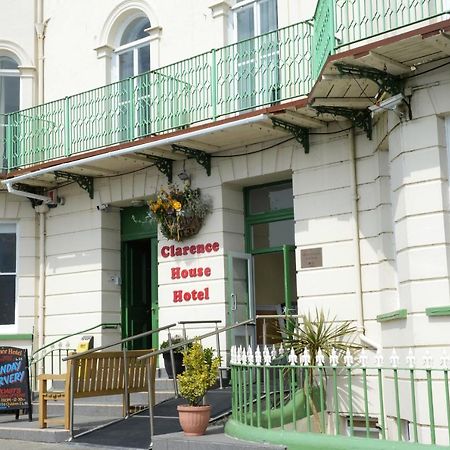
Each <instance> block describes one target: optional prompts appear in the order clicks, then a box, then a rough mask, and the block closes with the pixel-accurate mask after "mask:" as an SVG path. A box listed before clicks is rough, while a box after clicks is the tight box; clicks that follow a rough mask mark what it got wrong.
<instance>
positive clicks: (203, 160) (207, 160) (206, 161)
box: [172, 144, 211, 176]
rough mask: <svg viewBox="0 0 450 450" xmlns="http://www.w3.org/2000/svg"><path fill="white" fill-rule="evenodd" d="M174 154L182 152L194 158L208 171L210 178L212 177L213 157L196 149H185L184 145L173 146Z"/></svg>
mask: <svg viewBox="0 0 450 450" xmlns="http://www.w3.org/2000/svg"><path fill="white" fill-rule="evenodd" d="M172 151H173V152H181V153H184V154H185V155H188V156H190V157H192V158H194V159H195V160H196V161H197V162H198V164H200V165H201V166H202V167H204V169H205V170H206V174H207V175H208V176H210V175H211V155H210V154H208V153H206V152H204V151H202V150H197V149H196V148H191V147H185V146H184V145H177V144H172Z"/></svg>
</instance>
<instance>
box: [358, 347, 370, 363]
mask: <svg viewBox="0 0 450 450" xmlns="http://www.w3.org/2000/svg"><path fill="white" fill-rule="evenodd" d="M367 360H368V356H367V353H366V350H365V349H364V347H363V348H362V349H361V352H360V353H359V358H358V361H359V364H360V366H361V367H367Z"/></svg>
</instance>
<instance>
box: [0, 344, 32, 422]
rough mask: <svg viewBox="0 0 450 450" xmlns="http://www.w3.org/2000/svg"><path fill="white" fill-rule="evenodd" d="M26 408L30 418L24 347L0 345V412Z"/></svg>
mask: <svg viewBox="0 0 450 450" xmlns="http://www.w3.org/2000/svg"><path fill="white" fill-rule="evenodd" d="M21 409H22V410H28V418H29V420H30V421H31V420H32V411H31V392H30V376H29V371H28V354H27V351H26V350H25V349H22V348H16V347H0V412H15V414H16V419H18V418H19V411H20V410H21Z"/></svg>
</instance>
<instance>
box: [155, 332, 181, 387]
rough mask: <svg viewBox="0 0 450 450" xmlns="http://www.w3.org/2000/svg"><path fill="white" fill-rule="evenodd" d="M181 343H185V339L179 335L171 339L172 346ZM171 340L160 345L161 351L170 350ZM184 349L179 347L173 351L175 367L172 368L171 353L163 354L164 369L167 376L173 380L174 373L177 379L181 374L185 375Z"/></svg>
mask: <svg viewBox="0 0 450 450" xmlns="http://www.w3.org/2000/svg"><path fill="white" fill-rule="evenodd" d="M180 342H183V338H182V337H181V336H179V335H175V336H173V337H172V339H171V344H172V345H175V344H179V343H180ZM169 344H170V343H169V340H166V341H164V342H162V344H161V345H160V348H161V350H164V349H166V348H169V346H170V345H169ZM182 351H183V347H178V348H176V349H174V350H173V363H174V365H175V367H172V359H171V358H170V351H167V352H164V353H163V360H164V368H165V369H166V373H167V376H168V377H169V378H170V379H171V380H172V379H173V376H174V373H175V377H177V376H178V375H179V374H180V373H183V371H184V366H183V353H182Z"/></svg>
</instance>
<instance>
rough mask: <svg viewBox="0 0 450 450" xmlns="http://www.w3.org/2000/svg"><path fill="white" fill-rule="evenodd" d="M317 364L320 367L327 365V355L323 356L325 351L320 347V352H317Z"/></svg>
mask: <svg viewBox="0 0 450 450" xmlns="http://www.w3.org/2000/svg"><path fill="white" fill-rule="evenodd" d="M316 363H317V365H318V366H319V367H322V366H324V365H325V355H324V354H323V351H322V349H321V348H320V347H319V350H317V356H316Z"/></svg>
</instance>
